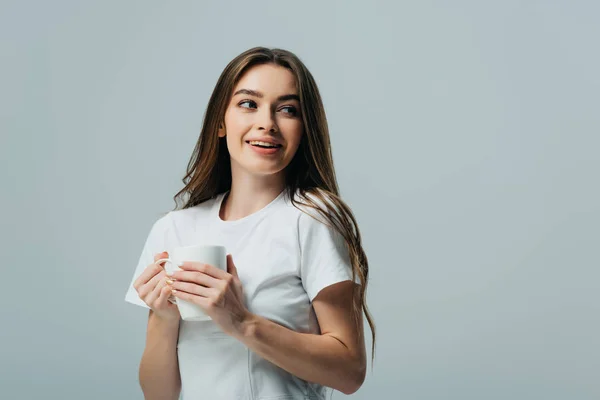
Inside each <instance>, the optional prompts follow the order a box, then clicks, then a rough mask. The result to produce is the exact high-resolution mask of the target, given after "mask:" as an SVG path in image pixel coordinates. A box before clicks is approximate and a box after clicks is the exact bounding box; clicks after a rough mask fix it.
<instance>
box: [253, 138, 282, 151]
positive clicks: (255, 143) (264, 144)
mask: <svg viewBox="0 0 600 400" xmlns="http://www.w3.org/2000/svg"><path fill="white" fill-rule="evenodd" d="M246 143H248V144H249V145H250V146H254V147H260V148H262V149H278V148H280V147H282V146H281V145H280V144H273V143H267V142H261V141H258V140H247V141H246Z"/></svg>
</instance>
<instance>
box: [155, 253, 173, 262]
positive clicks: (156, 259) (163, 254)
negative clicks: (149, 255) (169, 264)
mask: <svg viewBox="0 0 600 400" xmlns="http://www.w3.org/2000/svg"><path fill="white" fill-rule="evenodd" d="M161 258H169V253H168V252H166V251H163V252H162V253H156V254H155V255H154V262H156V261H158V260H160V259H161Z"/></svg>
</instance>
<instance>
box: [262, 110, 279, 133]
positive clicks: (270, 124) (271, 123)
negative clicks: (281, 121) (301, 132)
mask: <svg viewBox="0 0 600 400" xmlns="http://www.w3.org/2000/svg"><path fill="white" fill-rule="evenodd" d="M258 130H260V131H268V132H269V133H275V132H277V131H278V130H279V128H278V127H277V122H276V121H275V118H274V113H273V112H272V111H271V110H268V109H264V110H263V112H261V113H260V115H259V117H258Z"/></svg>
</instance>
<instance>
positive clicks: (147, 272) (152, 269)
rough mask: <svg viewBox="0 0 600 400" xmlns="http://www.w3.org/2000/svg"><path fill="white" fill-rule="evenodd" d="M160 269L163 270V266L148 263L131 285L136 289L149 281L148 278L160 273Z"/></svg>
mask: <svg viewBox="0 0 600 400" xmlns="http://www.w3.org/2000/svg"><path fill="white" fill-rule="evenodd" d="M160 271H163V268H162V267H161V266H160V265H157V264H156V263H152V264H148V266H147V267H146V269H144V271H143V272H142V273H141V274H140V276H138V278H137V279H136V280H135V282H134V283H133V287H134V288H136V289H138V288H139V287H141V286H143V285H145V284H146V283H148V282H149V281H150V279H152V277H154V276H155V275H156V274H158V273H160Z"/></svg>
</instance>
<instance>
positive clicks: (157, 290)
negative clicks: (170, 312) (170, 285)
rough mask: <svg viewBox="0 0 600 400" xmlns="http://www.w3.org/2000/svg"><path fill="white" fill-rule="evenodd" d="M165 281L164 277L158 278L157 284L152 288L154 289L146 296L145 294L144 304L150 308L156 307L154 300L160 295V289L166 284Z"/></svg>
mask: <svg viewBox="0 0 600 400" xmlns="http://www.w3.org/2000/svg"><path fill="white" fill-rule="evenodd" d="M165 281H166V279H162V280H160V281H159V282H158V284H157V285H156V287H155V288H154V290H152V292H150V294H148V296H146V298H145V299H144V301H145V302H146V304H148V305H149V306H150V307H151V308H156V307H157V305H158V304H157V303H156V300H157V299H158V297H159V296H160V292H161V290H162V289H163V288H164V287H165V285H166V284H167V282H165Z"/></svg>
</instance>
